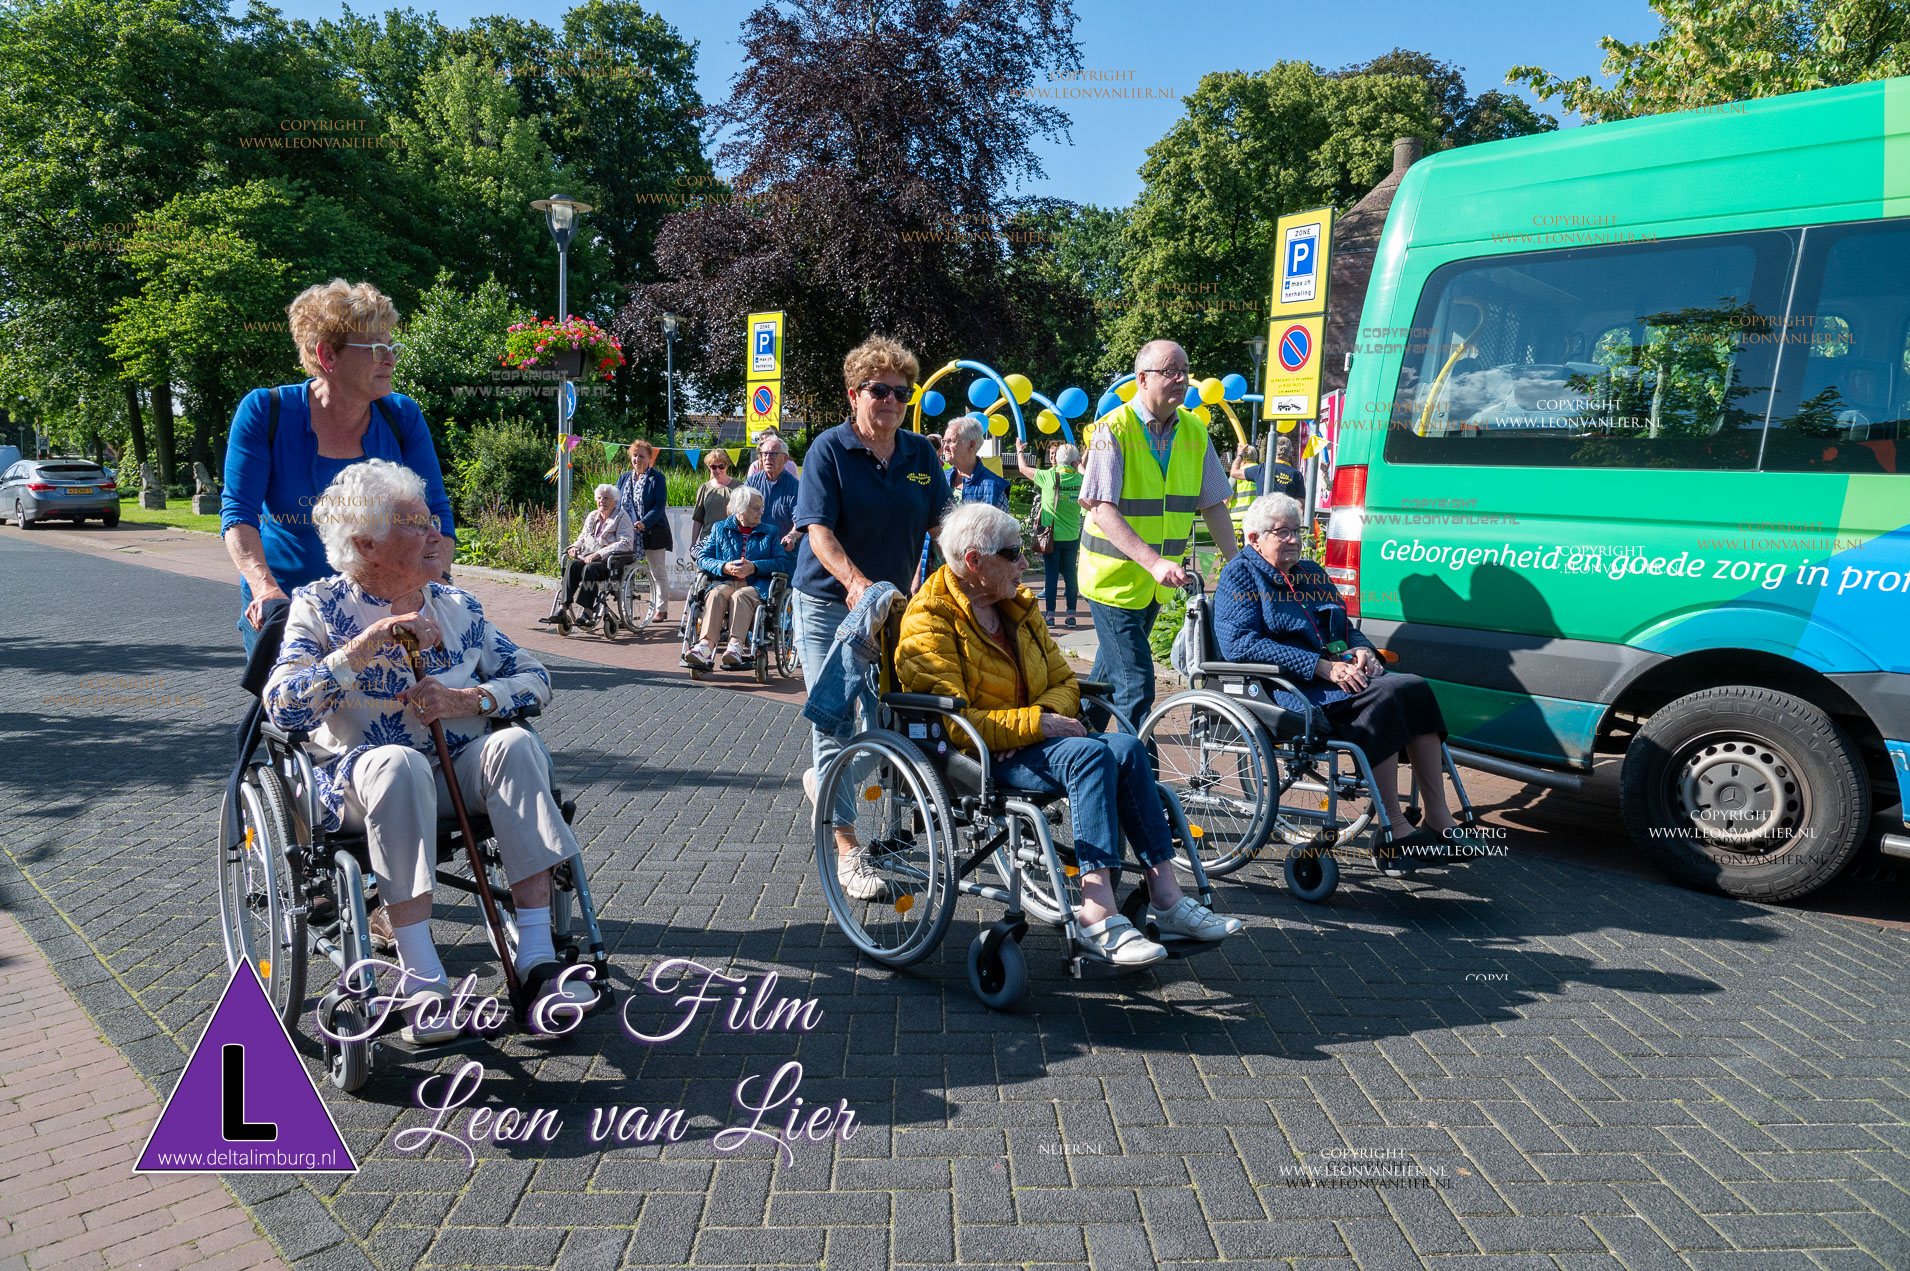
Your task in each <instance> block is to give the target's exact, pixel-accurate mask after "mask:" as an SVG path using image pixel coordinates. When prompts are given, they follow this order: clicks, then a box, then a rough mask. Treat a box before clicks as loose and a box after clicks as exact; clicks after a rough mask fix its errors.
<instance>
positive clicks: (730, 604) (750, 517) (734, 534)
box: [683, 485, 796, 671]
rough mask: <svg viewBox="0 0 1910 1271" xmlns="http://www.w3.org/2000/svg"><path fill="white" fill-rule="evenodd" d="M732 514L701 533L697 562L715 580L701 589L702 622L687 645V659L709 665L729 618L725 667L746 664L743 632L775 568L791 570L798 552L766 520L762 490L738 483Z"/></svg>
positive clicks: (693, 664)
mask: <svg viewBox="0 0 1910 1271" xmlns="http://www.w3.org/2000/svg"><path fill="white" fill-rule="evenodd" d="M729 513H730V514H729V517H728V518H727V519H726V520H721V521H718V522H717V523H716V525H715V526H714V527H713V528H712V529H711V530H710V532H709V533H708V534H705V535H704V536H703V542H702V544H701V546H699V547H698V548H697V553H696V563H697V565H698V567H699V568H701V569H702V571H703V573H704V574H705V575H706V576H707V577H710V578H713V579H715V580H716V585H715V586H713V587H711V588H710V589H709V590H708V591H706V592H704V593H703V627H702V630H701V631H700V633H699V635H700V638H699V639H698V640H697V642H696V644H694V645H693V646H691V647H690V648H689V649H687V650H685V651H684V654H683V665H685V666H688V667H694V668H695V669H697V670H699V671H707V670H709V669H710V659H711V657H712V655H713V653H714V651H715V649H716V642H717V640H719V639H720V638H721V637H722V635H723V621H724V619H725V618H727V619H728V620H729V626H730V640H729V644H728V645H727V646H725V648H724V649H723V668H724V669H725V670H730V671H733V670H735V669H737V668H738V667H740V666H742V665H743V659H744V657H745V656H746V651H745V650H744V648H743V634H744V633H745V632H747V631H748V630H749V629H750V627H751V626H752V625H753V624H754V623H755V621H756V607H757V606H758V605H760V604H762V603H763V601H764V600H765V599H766V598H767V597H768V595H769V582H770V576H771V575H772V574H789V573H793V572H794V571H795V568H796V554H795V553H794V552H792V551H790V550H789V549H788V548H786V547H784V546H783V543H782V540H781V539H780V538H778V537H777V536H776V527H775V526H774V525H772V524H769V523H768V522H766V521H764V520H763V493H762V491H761V490H758V489H756V487H754V486H748V485H739V486H737V487H736V489H735V492H734V493H732V494H731V495H730V502H729Z"/></svg>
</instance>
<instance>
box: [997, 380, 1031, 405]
mask: <svg viewBox="0 0 1910 1271" xmlns="http://www.w3.org/2000/svg"><path fill="white" fill-rule="evenodd" d="M1001 381H1002V383H1004V384H1006V385H1007V386H1008V391H1009V392H1011V393H1013V394H1014V395H1015V404H1016V405H1017V406H1021V405H1026V404H1027V401H1028V395H1029V394H1030V393H1032V392H1034V391H1035V386H1034V385H1033V384H1032V383H1030V382H1029V380H1028V377H1027V376H1026V375H1004V376H1002V377H1001Z"/></svg>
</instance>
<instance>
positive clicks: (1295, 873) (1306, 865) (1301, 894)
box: [1283, 846, 1340, 905]
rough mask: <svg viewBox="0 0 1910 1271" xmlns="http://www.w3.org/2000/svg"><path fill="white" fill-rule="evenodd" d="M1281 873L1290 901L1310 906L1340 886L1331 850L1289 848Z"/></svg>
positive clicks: (1300, 847) (1337, 868)
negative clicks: (1289, 893)
mask: <svg viewBox="0 0 1910 1271" xmlns="http://www.w3.org/2000/svg"><path fill="white" fill-rule="evenodd" d="M1283 872H1284V873H1285V875H1286V882H1287V890H1288V891H1290V892H1292V893H1293V898H1294V899H1295V900H1304V901H1306V902H1307V903H1308V904H1310V905H1317V904H1319V903H1320V902H1321V901H1323V900H1325V899H1326V898H1327V897H1328V896H1331V895H1332V894H1333V889H1334V888H1335V887H1338V886H1339V885H1340V863H1339V862H1338V861H1337V860H1335V859H1334V858H1333V851H1332V849H1331V848H1325V847H1306V846H1299V847H1291V848H1288V849H1287V858H1286V863H1285V866H1284V867H1283Z"/></svg>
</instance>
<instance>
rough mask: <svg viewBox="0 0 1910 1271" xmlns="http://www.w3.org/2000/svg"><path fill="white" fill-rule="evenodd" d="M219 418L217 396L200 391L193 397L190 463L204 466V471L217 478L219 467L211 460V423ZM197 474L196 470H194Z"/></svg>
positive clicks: (207, 391) (209, 392) (206, 391)
mask: <svg viewBox="0 0 1910 1271" xmlns="http://www.w3.org/2000/svg"><path fill="white" fill-rule="evenodd" d="M218 418H220V409H219V400H218V395H217V394H216V393H214V392H211V391H210V390H202V391H200V392H197V393H195V394H194V395H193V412H192V461H193V462H194V463H203V464H205V465H206V471H207V472H210V473H212V474H213V476H215V477H216V476H218V474H219V466H218V464H217V463H216V462H215V461H214V459H213V457H212V456H213V450H212V429H213V421H214V420H215V419H218ZM194 471H195V472H197V469H194Z"/></svg>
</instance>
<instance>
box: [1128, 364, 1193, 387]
mask: <svg viewBox="0 0 1910 1271" xmlns="http://www.w3.org/2000/svg"><path fill="white" fill-rule="evenodd" d="M1135 374H1136V375H1158V376H1160V377H1161V378H1162V379H1164V380H1167V381H1168V382H1169V383H1172V382H1173V381H1175V380H1184V379H1186V378H1187V368H1186V367H1184V366H1144V367H1142V368H1141V369H1140V370H1138V371H1136V372H1135Z"/></svg>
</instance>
